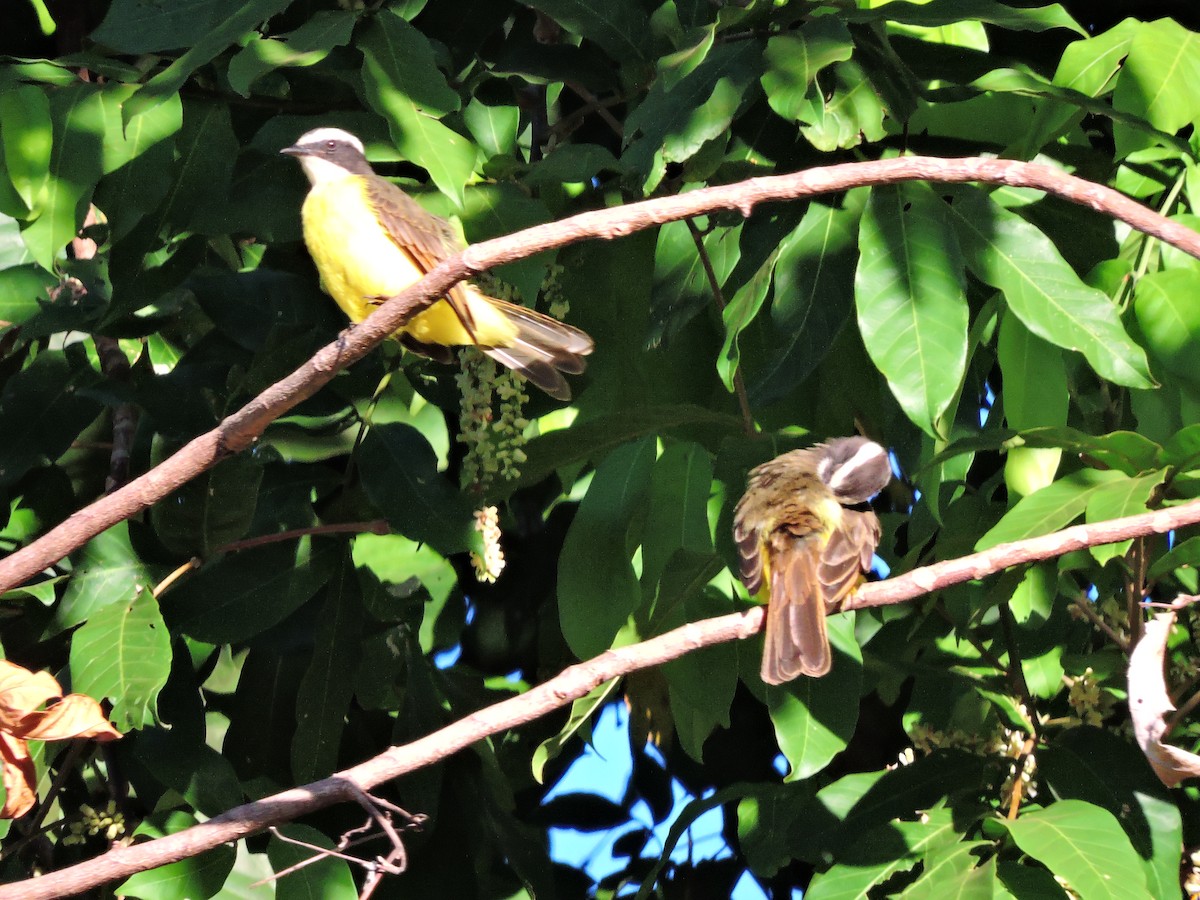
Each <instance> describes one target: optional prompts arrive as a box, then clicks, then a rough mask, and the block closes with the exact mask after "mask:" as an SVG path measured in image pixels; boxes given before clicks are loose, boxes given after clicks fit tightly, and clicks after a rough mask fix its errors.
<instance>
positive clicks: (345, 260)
mask: <svg viewBox="0 0 1200 900" xmlns="http://www.w3.org/2000/svg"><path fill="white" fill-rule="evenodd" d="M301 218H302V221H303V225H304V243H305V244H306V245H307V246H308V252H309V253H310V254H311V256H312V258H313V262H314V263H316V266H317V271H318V272H319V273H320V275H321V284H322V285H323V286H324V288H325V290H326V291H327V292H328V293H329V294H330V295H331V296H332V297H333V299H334V300H335V301H337V305H338V306H340V307H341V308H342V311H343V312H344V313H346V315H347V316H349V317H350V321H351V322H361V321H362V320H363V319H365V318H366V317H367V316H368V315H369V314H370V313H371V312H372V310H374V308H375V305H376V304H375V303H374V302H373V301H374V300H375V298H377V297H390V296H392V295H393V294H398V293H399V292H400V291H402V290H404V289H405V288H406V287H408V286H409V285H411V284H413V283H414V282H415V281H418V280H419V279H420V278H421V277H422V276H423V275H424V274H425V273H424V272H423V271H422V270H421V269H420V268H419V267H418V266H417V265H416V264H415V263H414V262H413V260H412V258H410V257H409V256H408V254H406V253H405V252H404V251H402V250H401V249H400V248H399V247H397V246H396V244H395V243H394V242H393V241H392V239H391V237H390V236H389V235H388V233H387V232H386V231H385V230H384V229H383V228H382V227H381V226H380V224H379V220H378V219H377V218H376V216H375V211H374V209H372V207H371V205H370V203H369V201H368V200H367V196H366V193H365V191H364V189H363V180H362V178H360V177H358V176H349V177H347V178H343V179H339V180H337V181H333V182H325V183H321V184H318V185H315V186H314V187H313V188H312V190H310V191H309V193H308V197H307V198H306V199H305V201H304V207H303V210H302V212H301ZM464 294H465V296H466V300H467V304H468V305H469V306H470V309H471V315H472V317H473V319H474V322H473V330H474V334H475V336H476V338H477V340H475V339H472V337H471V334H470V333H469V332H468V331H467V330H466V328H464V327H463V324H462V321H461V320H460V319H459V317H458V315H457V313H455V311H454V308H453V307H452V306H451V305H450V304H449V303H447V302H446V301H445V300H439V301H437V302H436V303H434V304H433V305H432V306H430V307H429V308H428V309H426V310H424V311H423V312H421V313H419V314H418V315H416V316H414V317H413V318H412V319H410V320H409V321H408V323H407V324H406V325H405V326H404V327H403V328H401V329H400V331H402V332H404V333H407V334H410V335H412V336H413V337H414V338H416V339H417V340H419V341H421V342H423V343H426V344H443V345H447V346H453V345H457V344H474V343H481V344H484V345H486V346H489V347H506V346H509V345H510V343H511V342H512V339H513V338H514V337H515V336H516V333H517V328H516V325H515V324H514V323H512V322H511V321H509V319H508V317H507V316H505V315H504V313H503V311H502V310H501V309H500V308H499V307H498V306H496V305H494V304H492V303H491V302H489V301H488V300H487V299H486V298H485V297H484V296H483V295H482V294H480V293H479V292H478V291H476V290H475V289H474V288H472V287H470V286H469V285H468V286H466V290H465V291H464Z"/></svg>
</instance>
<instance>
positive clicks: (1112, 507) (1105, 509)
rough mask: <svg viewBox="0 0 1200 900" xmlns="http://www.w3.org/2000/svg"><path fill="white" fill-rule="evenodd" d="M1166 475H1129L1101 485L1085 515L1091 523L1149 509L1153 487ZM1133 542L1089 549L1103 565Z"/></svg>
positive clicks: (1093, 495)
mask: <svg viewBox="0 0 1200 900" xmlns="http://www.w3.org/2000/svg"><path fill="white" fill-rule="evenodd" d="M1166 476H1167V473H1166V472H1165V471H1161V472H1152V473H1151V474H1149V475H1143V476H1142V477H1140V478H1126V479H1124V480H1121V481H1114V482H1113V483H1112V484H1107V485H1104V486H1102V487H1101V488H1099V489H1098V490H1097V491H1096V492H1095V493H1093V494H1092V496H1091V497H1090V498H1089V499H1088V504H1087V516H1086V520H1087V522H1088V524H1089V525H1092V524H1095V523H1097V522H1107V521H1108V520H1109V519H1119V518H1121V517H1122V516H1133V515H1137V514H1138V513H1144V512H1149V511H1150V507H1149V506H1147V505H1146V504H1147V501H1148V500H1149V499H1150V495H1151V493H1152V492H1153V491H1154V489H1155V488H1157V487H1158V486H1159V485H1161V484H1162V483H1163V480H1164V479H1165V478H1166ZM1132 543H1133V541H1121V542H1120V543H1117V544H1103V545H1101V546H1098V547H1091V548H1090V550H1091V553H1092V556H1094V557H1095V558H1096V562H1098V563H1100V565H1104V564H1105V563H1106V562H1108V561H1109V560H1110V559H1116V558H1117V557H1120V556H1124V555H1125V553H1126V552H1127V551H1128V550H1129V547H1130V545H1131V544H1132Z"/></svg>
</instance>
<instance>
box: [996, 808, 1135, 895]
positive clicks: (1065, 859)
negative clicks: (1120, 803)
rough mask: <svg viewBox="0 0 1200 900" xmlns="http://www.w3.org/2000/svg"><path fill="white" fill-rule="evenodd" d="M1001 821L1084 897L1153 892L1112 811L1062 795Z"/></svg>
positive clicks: (1024, 846) (1018, 841)
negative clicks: (1060, 797) (1044, 807)
mask: <svg viewBox="0 0 1200 900" xmlns="http://www.w3.org/2000/svg"><path fill="white" fill-rule="evenodd" d="M998 821H1000V822H1001V824H1003V825H1004V827H1005V828H1007V829H1008V832H1009V834H1011V835H1012V838H1013V840H1014V841H1015V842H1016V844H1017V846H1018V847H1020V848H1021V850H1022V851H1023V852H1025V853H1027V854H1029V855H1030V856H1032V857H1033V858H1034V859H1036V860H1038V861H1039V862H1041V863H1043V864H1044V865H1045V866H1046V868H1048V869H1049V870H1050V871H1051V872H1053V873H1054V874H1055V875H1057V876H1058V877H1059V878H1061V879H1063V880H1064V881H1065V882H1066V883H1067V886H1068V887H1069V888H1070V889H1071V890H1072V891H1073V892H1074V893H1075V894H1076V895H1077V896H1078V897H1079V898H1080V900H1107V898H1112V900H1118V898H1120V900H1133V898H1141V897H1146V898H1149V897H1150V893H1149V892H1148V891H1147V890H1146V879H1145V875H1144V874H1143V873H1144V870H1143V868H1142V867H1141V865H1140V862H1139V859H1138V855H1137V853H1135V852H1134V850H1133V847H1132V846H1130V844H1129V838H1128V837H1126V835H1125V832H1124V831H1122V830H1121V825H1120V823H1119V822H1118V821H1117V819H1116V817H1115V816H1114V815H1113V814H1112V813H1110V812H1109V811H1108V810H1106V809H1101V808H1100V807H1098V806H1093V805H1092V804H1090V803H1084V802H1083V801H1082V800H1060V801H1058V802H1057V803H1055V804H1053V805H1052V806H1049V807H1047V808H1046V809H1038V810H1031V811H1029V812H1025V813H1023V814H1022V815H1021V816H1020V817H1019V818H1016V819H1013V820H1011V821H1009V820H1007V819H1000V820H998Z"/></svg>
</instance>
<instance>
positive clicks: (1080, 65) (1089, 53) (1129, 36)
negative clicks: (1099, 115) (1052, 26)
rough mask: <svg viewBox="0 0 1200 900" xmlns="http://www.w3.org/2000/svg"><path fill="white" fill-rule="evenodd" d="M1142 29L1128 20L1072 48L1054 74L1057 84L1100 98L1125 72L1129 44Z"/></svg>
mask: <svg viewBox="0 0 1200 900" xmlns="http://www.w3.org/2000/svg"><path fill="white" fill-rule="evenodd" d="M1140 29H1141V26H1140V25H1139V23H1137V22H1135V21H1134V20H1133V19H1125V20H1124V21H1122V22H1119V23H1118V24H1116V25H1114V26H1113V27H1112V28H1110V29H1108V30H1107V31H1105V32H1103V33H1101V34H1097V35H1095V36H1093V37H1086V38H1083V39H1081V40H1078V41H1073V42H1072V43H1070V44H1068V45H1067V48H1066V49H1065V50H1063V53H1062V58H1061V59H1060V60H1059V62H1058V68H1057V69H1056V70H1055V72H1054V83H1055V84H1058V85H1062V86H1063V87H1066V88H1071V89H1072V90H1076V91H1079V92H1080V93H1082V94H1086V95H1087V96H1089V97H1098V96H1100V94H1101V92H1103V91H1104V90H1105V89H1106V88H1107V87H1108V86H1109V85H1110V84H1111V83H1112V80H1113V78H1114V77H1115V76H1116V74H1117V73H1118V72H1120V71H1121V66H1122V64H1123V63H1124V61H1125V57H1126V56H1127V55H1128V54H1129V44H1130V42H1131V41H1132V40H1133V36H1134V35H1135V34H1137V32H1138V31H1139V30H1140Z"/></svg>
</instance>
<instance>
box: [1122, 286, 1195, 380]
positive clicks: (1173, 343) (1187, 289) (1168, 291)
mask: <svg viewBox="0 0 1200 900" xmlns="http://www.w3.org/2000/svg"><path fill="white" fill-rule="evenodd" d="M1197 291H1200V271H1196V270H1195V269H1169V270H1167V271H1162V272H1151V273H1149V274H1148V275H1145V276H1143V277H1141V278H1139V279H1138V280H1137V293H1136V300H1135V304H1134V311H1135V313H1136V314H1137V322H1138V328H1140V329H1141V332H1142V335H1143V336H1144V337H1145V339H1146V346H1147V347H1148V348H1149V350H1150V352H1151V354H1153V356H1154V358H1155V359H1157V360H1159V361H1160V362H1161V363H1162V364H1163V366H1164V367H1165V368H1166V369H1167V370H1168V371H1169V372H1170V373H1171V374H1172V375H1174V376H1175V377H1176V378H1179V379H1182V380H1183V381H1185V382H1186V383H1187V384H1189V385H1190V386H1192V387H1198V386H1200V372H1197V370H1196V359H1197V355H1198V354H1200V311H1197V309H1196V304H1195V302H1194V299H1195V298H1196V297H1197V296H1200V294H1198V293H1197Z"/></svg>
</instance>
